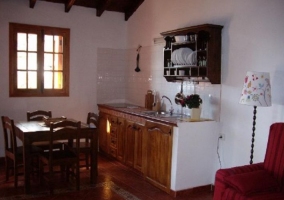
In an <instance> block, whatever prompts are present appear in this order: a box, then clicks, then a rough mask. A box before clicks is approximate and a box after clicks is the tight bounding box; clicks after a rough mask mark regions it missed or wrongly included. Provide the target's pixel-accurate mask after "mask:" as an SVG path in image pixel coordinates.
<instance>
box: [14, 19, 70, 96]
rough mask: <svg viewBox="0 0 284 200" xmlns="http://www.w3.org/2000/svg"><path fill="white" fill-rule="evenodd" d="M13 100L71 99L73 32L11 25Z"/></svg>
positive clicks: (43, 27)
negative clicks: (70, 60) (71, 39)
mask: <svg viewBox="0 0 284 200" xmlns="http://www.w3.org/2000/svg"><path fill="white" fill-rule="evenodd" d="M9 28H10V33H9V34H10V35H9V36H10V38H9V39H10V44H9V45H10V53H9V59H10V64H9V65H10V68H9V70H10V72H9V81H10V82H9V83H10V84H9V86H10V88H9V89H10V97H48V96H69V54H70V53H69V50H70V45H69V43H70V29H65V28H54V27H46V26H34V25H26V24H16V23H10V27H9Z"/></svg>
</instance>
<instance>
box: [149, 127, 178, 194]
mask: <svg viewBox="0 0 284 200" xmlns="http://www.w3.org/2000/svg"><path fill="white" fill-rule="evenodd" d="M145 126H146V134H147V139H146V146H147V147H146V149H147V153H146V155H147V158H146V170H145V176H146V179H147V180H148V181H149V182H151V183H152V184H153V185H155V186H156V187H158V188H160V189H162V190H164V191H166V192H169V191H170V179H171V158H172V126H168V125H165V124H161V123H156V122H151V121H147V122H146V125H145Z"/></svg>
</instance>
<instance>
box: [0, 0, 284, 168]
mask: <svg viewBox="0 0 284 200" xmlns="http://www.w3.org/2000/svg"><path fill="white" fill-rule="evenodd" d="M28 4H29V3H28V1H27V0H26V1H18V0H1V2H0V35H1V37H0V55H1V59H0V76H1V79H0V85H1V89H0V94H1V96H0V102H1V103H0V114H1V115H8V116H11V117H13V118H14V119H15V120H21V119H25V113H26V111H27V110H33V109H40V108H43V109H50V110H52V111H53V114H54V116H60V115H65V116H70V117H76V118H77V119H81V120H85V117H86V116H85V115H86V113H87V112H88V111H90V110H96V109H97V107H96V104H97V98H96V94H97V91H98V89H97V84H98V83H99V81H98V79H97V78H98V74H97V68H98V66H97V65H99V64H100V63H97V55H98V54H97V51H98V48H102V49H116V50H117V49H120V50H122V51H124V50H125V49H126V50H127V52H126V54H127V55H128V58H126V59H127V63H128V64H127V66H126V67H125V69H126V75H121V76H123V77H124V78H125V85H126V86H127V87H126V90H125V99H122V100H125V101H130V102H133V103H137V104H139V105H144V95H145V93H146V90H147V89H155V90H158V91H159V92H160V93H161V95H163V94H165V95H167V96H169V97H170V98H171V99H173V98H174V95H175V94H176V92H177V91H179V90H180V88H179V87H180V86H179V85H178V84H174V83H167V82H166V81H165V80H164V78H163V77H161V76H162V73H161V72H162V70H161V68H162V61H161V58H162V47H163V46H162V45H154V44H153V38H156V37H160V33H161V32H163V31H168V30H172V29H176V28H182V27H187V26H192V25H198V24H203V23H213V24H219V25H223V26H224V28H223V31H222V84H221V85H205V86H204V85H201V86H200V87H199V88H198V89H197V90H198V93H202V95H203V98H208V96H207V95H208V94H211V93H212V94H213V99H211V100H210V99H207V100H206V101H207V106H204V107H205V108H204V109H203V110H204V111H203V112H205V113H206V112H207V111H208V109H209V110H210V109H212V110H211V111H210V112H209V114H208V115H210V113H211V115H213V117H214V119H215V118H218V116H219V115H220V121H221V123H222V131H221V132H222V134H224V135H225V141H223V142H222V143H221V159H222V166H223V167H230V166H235V165H242V164H248V163H249V154H250V142H251V128H252V112H253V108H252V107H249V106H244V105H240V104H238V100H239V97H240V92H241V89H242V84H243V83H242V82H243V79H244V76H245V73H246V71H247V70H255V71H267V72H270V74H271V84H272V95H273V97H272V107H268V108H261V107H259V108H258V113H257V124H256V141H255V154H254V156H255V158H254V161H255V162H259V161H262V160H263V157H264V154H265V149H266V142H267V135H268V129H269V126H270V124H271V123H273V122H276V121H283V119H284V108H283V105H284V94H283V92H282V90H283V89H282V85H283V84H282V80H283V78H284V56H283V44H284V36H283V32H284V26H283V25H284V22H283V19H284V12H283V10H284V1H283V0H271V1H267V0H250V1H247V0H238V1H236V0H214V1H212V0H200V1H195V0H175V1H172V0H147V1H144V2H143V4H142V5H141V6H140V7H139V8H138V10H137V11H136V12H135V13H134V15H133V16H131V18H130V19H129V20H128V22H125V21H124V16H123V14H120V13H115V12H104V13H103V15H102V16H101V17H100V18H98V17H96V16H95V12H96V11H95V10H94V9H88V8H82V7H78V6H74V7H72V9H71V11H70V12H69V13H65V12H64V6H63V5H62V4H54V3H47V2H42V1H37V3H36V6H35V8H34V9H30V8H29V5H28ZM8 22H18V23H27V24H41V25H48V26H59V27H66V28H70V29H71V60H70V63H71V66H70V67H71V88H70V97H61V98H9V94H8V92H9V91H8V56H9V55H8ZM138 44H141V45H142V49H141V56H140V58H141V66H140V67H141V70H142V71H141V72H139V73H135V72H134V68H135V67H136V65H135V59H136V52H135V50H136V48H137V46H138ZM111 55H112V53H111ZM110 65H112V64H110ZM112 66H115V65H112ZM120 66H121V65H120ZM102 67H103V66H102ZM191 91H192V88H191V86H190V85H188V88H187V92H188V93H190V92H191ZM98 95H100V94H99V93H98ZM121 98H123V97H121ZM208 102H209V103H208ZM220 105H221V106H220ZM74 108H75V111H73V110H71V109H74ZM176 109H178V108H177V107H176ZM212 113H217V114H212ZM219 113H221V114H219ZM203 114H204V113H203ZM2 137H3V136H2V135H1V136H0V139H1V141H3V139H2ZM0 146H2V145H0ZM197 154H198V152H197ZM0 156H3V149H1V150H0ZM200 156H202V155H200Z"/></svg>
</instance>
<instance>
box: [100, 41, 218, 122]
mask: <svg viewBox="0 0 284 200" xmlns="http://www.w3.org/2000/svg"><path fill="white" fill-rule="evenodd" d="M162 51H163V45H155V46H147V47H142V48H141V50H140V60H139V67H140V69H141V71H140V72H135V70H134V69H135V68H136V56H137V52H136V49H127V50H125V49H110V48H99V49H98V51H97V52H98V56H97V58H98V60H97V66H98V70H97V86H98V87H97V102H98V103H114V102H126V103H133V104H136V105H139V106H144V104H145V94H146V93H147V90H155V91H156V92H157V94H158V95H157V96H158V97H159V98H158V99H159V100H160V99H161V97H162V95H166V96H167V97H169V98H170V99H171V101H172V103H173V108H174V112H182V113H184V114H187V115H189V113H190V109H188V108H182V107H181V106H180V105H177V104H175V101H174V98H175V95H176V94H177V93H178V92H180V91H181V83H172V82H167V81H166V79H165V78H164V77H163V54H162ZM194 91H195V93H197V94H199V95H200V96H201V98H202V100H203V104H202V113H201V117H202V118H208V119H213V120H216V121H219V118H220V98H221V86H220V85H219V84H218V85H215V84H214V85H213V84H210V83H206V82H200V83H199V84H193V83H191V82H184V84H183V93H184V94H185V95H189V94H193V93H194ZM161 104H162V105H163V108H164V109H166V110H169V109H170V107H171V105H170V103H169V101H168V100H164V99H163V101H162V102H161Z"/></svg>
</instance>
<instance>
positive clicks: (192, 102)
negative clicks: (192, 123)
mask: <svg viewBox="0 0 284 200" xmlns="http://www.w3.org/2000/svg"><path fill="white" fill-rule="evenodd" d="M184 104H185V105H186V106H187V107H188V108H190V109H191V115H190V117H191V119H192V120H200V114H201V107H200V105H201V104H202V99H201V98H200V96H199V95H198V94H191V95H187V96H186V98H185V99H184Z"/></svg>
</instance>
